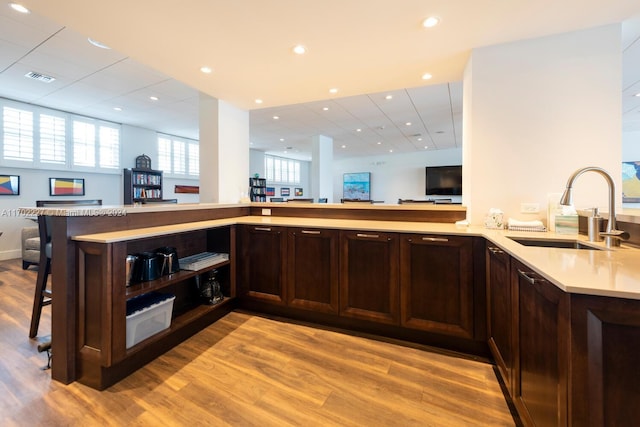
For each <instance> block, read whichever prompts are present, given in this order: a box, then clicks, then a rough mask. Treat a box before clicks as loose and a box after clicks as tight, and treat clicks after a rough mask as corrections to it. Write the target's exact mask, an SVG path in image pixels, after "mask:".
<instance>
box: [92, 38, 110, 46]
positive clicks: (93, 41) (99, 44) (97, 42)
mask: <svg viewBox="0 0 640 427" xmlns="http://www.w3.org/2000/svg"><path fill="white" fill-rule="evenodd" d="M87 41H88V42H89V43H91V44H92V45H94V46H95V47H99V48H100V49H111V48H110V47H109V46H107V45H106V44H104V43H100V42H99V41H98V40H94V39H92V38H91V37H88V38H87Z"/></svg>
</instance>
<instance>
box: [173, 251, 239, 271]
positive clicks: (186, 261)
mask: <svg viewBox="0 0 640 427" xmlns="http://www.w3.org/2000/svg"><path fill="white" fill-rule="evenodd" d="M224 261H229V254H226V253H218V252H201V253H199V254H195V255H190V256H188V257H184V258H180V259H179V260H178V262H179V264H180V268H181V269H183V270H194V271H195V270H201V269H203V268H207V267H210V266H212V265H216V264H219V263H221V262H224Z"/></svg>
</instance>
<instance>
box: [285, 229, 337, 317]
mask: <svg viewBox="0 0 640 427" xmlns="http://www.w3.org/2000/svg"><path fill="white" fill-rule="evenodd" d="M287 236H288V238H287V240H288V242H287V246H288V250H287V252H288V256H287V273H288V274H287V304H288V305H289V306H291V307H297V308H302V309H307V310H314V311H320V312H324V313H335V314H338V273H339V271H338V268H339V267H338V260H339V258H338V249H339V246H338V242H339V240H338V239H339V232H338V231H335V230H323V229H306V228H305V229H303V228H289V229H288V232H287Z"/></svg>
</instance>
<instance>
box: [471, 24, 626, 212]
mask: <svg viewBox="0 0 640 427" xmlns="http://www.w3.org/2000/svg"><path fill="white" fill-rule="evenodd" d="M621 64H622V51H621V42H620V25H618V24H616V25H608V26H604V27H599V28H594V29H589V30H585V31H578V32H573V33H567V34H561V35H556V36H550V37H543V38H538V39H533V40H524V41H519V42H514V43H509V44H503V45H498V46H490V47H485V48H479V49H474V51H473V52H472V55H471V60H470V62H469V64H468V65H467V69H466V70H465V76H464V79H465V84H464V103H463V105H464V111H463V117H464V128H463V140H464V144H463V147H464V153H463V164H464V167H465V174H468V175H467V176H465V178H464V179H465V181H464V183H463V184H464V185H465V196H464V197H463V199H464V203H465V204H467V206H468V207H469V211H468V219H469V220H470V221H471V223H473V224H480V223H482V220H483V218H484V215H485V213H486V212H487V211H488V210H489V208H491V207H496V208H501V209H502V210H503V211H504V212H505V214H506V216H507V217H509V216H513V217H515V218H519V219H543V220H545V221H546V208H547V204H548V203H547V199H548V197H547V195H548V193H561V192H562V191H563V190H564V188H565V186H566V182H567V179H568V177H569V176H570V175H571V173H572V172H573V171H575V170H576V169H578V168H581V167H585V166H592V165H593V166H600V167H603V168H604V169H606V170H608V171H609V172H610V173H611V174H612V176H613V178H614V179H615V181H616V185H617V186H618V188H620V185H621V144H620V141H621V140H622V135H621V126H620V123H621V108H620V105H621V84H622V66H621ZM574 188H575V189H576V194H575V197H574V202H575V204H576V207H578V208H587V207H594V206H598V207H600V208H601V209H602V210H603V211H606V210H607V201H608V192H607V186H606V184H605V180H604V179H602V177H600V176H596V174H593V173H588V174H585V175H583V176H581V177H580V178H579V179H578V182H576V185H575V187H574ZM521 202H533V203H539V205H540V208H541V211H540V213H539V214H522V213H520V203H521ZM618 203H620V197H619V196H618Z"/></svg>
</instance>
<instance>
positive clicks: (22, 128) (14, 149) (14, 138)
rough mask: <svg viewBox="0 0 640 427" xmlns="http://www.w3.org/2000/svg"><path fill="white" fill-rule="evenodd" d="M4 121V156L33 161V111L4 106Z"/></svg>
mask: <svg viewBox="0 0 640 427" xmlns="http://www.w3.org/2000/svg"><path fill="white" fill-rule="evenodd" d="M2 121H3V134H2V139H3V144H2V153H3V158H4V159H6V160H19V161H25V162H33V113H32V112H31V111H25V110H19V109H17V108H11V107H4V108H3V115H2Z"/></svg>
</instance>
